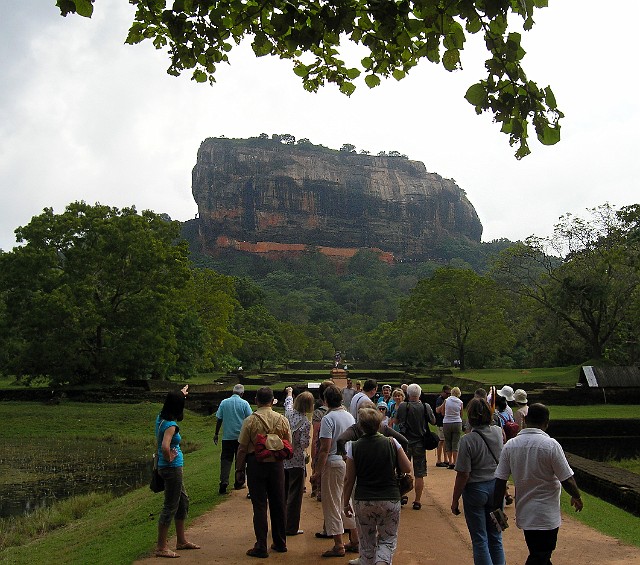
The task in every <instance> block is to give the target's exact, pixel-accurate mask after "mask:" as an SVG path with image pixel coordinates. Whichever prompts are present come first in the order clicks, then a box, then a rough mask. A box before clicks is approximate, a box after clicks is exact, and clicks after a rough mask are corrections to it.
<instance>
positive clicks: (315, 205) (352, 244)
mask: <svg viewBox="0 0 640 565" xmlns="http://www.w3.org/2000/svg"><path fill="white" fill-rule="evenodd" d="M192 190H193V196H194V198H195V201H196V203H197V205H198V216H199V220H198V234H199V236H198V238H199V243H200V247H201V249H202V250H203V251H204V252H207V253H215V252H216V251H219V250H220V249H222V248H225V247H232V248H236V249H240V250H244V251H249V252H254V253H266V254H271V255H278V254H283V253H284V254H286V253H294V254H295V253H299V252H301V251H303V250H304V249H305V248H308V247H318V248H319V249H320V251H321V252H324V253H326V254H327V255H334V256H336V257H339V256H342V257H348V256H351V255H353V254H354V253H355V252H356V251H357V250H358V249H361V248H369V249H374V250H380V251H382V252H385V253H383V254H382V255H381V258H382V259H386V260H392V257H396V258H398V259H404V258H415V259H418V258H430V257H433V256H434V254H433V249H434V248H435V247H437V245H438V243H439V242H442V241H444V240H446V239H448V238H461V237H463V238H468V239H470V240H473V241H480V237H481V235H482V224H481V223H480V220H479V219H478V215H477V214H476V211H475V209H474V208H473V205H472V204H471V203H470V202H469V200H468V199H467V197H466V195H465V193H464V191H463V190H462V189H461V188H459V187H458V186H457V185H456V183H455V182H454V181H453V180H448V179H444V178H442V177H441V176H440V175H437V174H435V173H428V172H427V171H426V168H425V166H424V164H423V163H421V162H418V161H410V160H408V159H406V158H404V157H389V156H370V155H361V154H356V153H351V152H346V151H336V150H332V149H328V148H325V147H322V146H316V145H313V144H310V143H308V144H298V145H288V144H283V143H281V142H279V141H274V140H271V139H261V138H251V139H247V140H240V139H226V138H209V139H206V140H205V141H204V142H203V143H202V144H201V146H200V149H199V151H198V161H197V164H196V166H195V167H194V169H193V184H192Z"/></svg>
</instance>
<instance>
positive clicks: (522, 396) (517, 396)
mask: <svg viewBox="0 0 640 565" xmlns="http://www.w3.org/2000/svg"><path fill="white" fill-rule="evenodd" d="M513 400H515V402H516V404H526V403H527V402H529V401H528V400H527V393H526V392H525V391H524V390H522V389H521V388H519V389H518V390H516V391H515V392H514V393H513Z"/></svg>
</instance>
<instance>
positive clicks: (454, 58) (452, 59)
mask: <svg viewBox="0 0 640 565" xmlns="http://www.w3.org/2000/svg"><path fill="white" fill-rule="evenodd" d="M459 63H460V51H458V50H457V49H448V50H447V51H445V52H444V55H443V56H442V64H443V65H444V68H445V69H447V70H448V71H455V70H456V69H457V68H458V65H459Z"/></svg>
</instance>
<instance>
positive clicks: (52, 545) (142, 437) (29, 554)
mask: <svg viewBox="0 0 640 565" xmlns="http://www.w3.org/2000/svg"><path fill="white" fill-rule="evenodd" d="M187 402H188V401H187ZM159 410H160V406H159V405H158V404H150V403H146V404H137V405H131V404H129V405H119V404H108V405H107V404H80V403H71V402H69V403H63V404H61V405H60V406H44V405H41V404H36V403H33V404H30V403H3V404H2V412H3V420H4V421H5V423H7V422H10V425H9V426H7V427H6V428H5V429H10V430H11V433H12V434H13V435H17V436H19V437H23V438H24V439H25V446H27V445H29V442H30V438H40V437H41V434H45V435H49V436H50V437H54V438H55V437H58V436H60V435H62V434H67V435H69V434H71V435H73V437H76V438H77V441H78V442H79V443H82V442H83V441H84V440H85V439H87V438H92V437H94V438H95V437H96V436H99V437H103V436H110V437H112V438H114V440H115V439H118V438H130V439H131V440H133V441H142V442H143V444H144V445H145V446H146V447H144V448H143V449H144V450H145V453H148V454H149V456H150V454H151V452H152V450H153V447H152V446H153V441H154V440H153V421H154V419H155V416H156V414H157V413H158V411H159ZM214 427H215V418H214V417H212V416H208V417H203V416H199V415H197V414H194V413H191V412H188V411H187V412H185V419H184V421H183V422H182V423H181V433H182V435H183V438H184V440H185V441H186V442H187V443H188V444H189V445H191V446H192V447H193V448H196V447H199V449H197V451H193V452H190V453H187V454H186V455H185V485H186V488H187V492H188V493H189V498H190V510H189V519H190V520H191V519H193V518H195V517H197V516H199V515H201V514H202V513H204V512H206V511H207V510H209V509H210V508H212V507H213V506H214V505H215V504H217V502H219V501H220V497H219V495H218V494H217V477H218V473H219V465H220V455H219V454H220V451H219V450H220V447H217V448H215V451H214V446H213V442H212V437H213V430H214ZM145 442H146V443H145ZM92 497H93V498H92ZM94 504H97V505H95V506H94ZM161 508H162V495H161V494H154V493H152V492H151V491H150V490H149V489H148V488H147V487H146V486H143V487H141V488H138V489H136V490H135V491H133V492H130V493H128V494H126V495H124V496H122V497H110V496H106V497H103V498H101V499H100V500H99V502H98V503H96V499H95V495H87V496H86V497H84V496H83V497H76V498H75V499H72V500H70V501H64V502H61V503H58V504H56V505H54V506H53V507H52V508H51V509H50V510H46V511H43V512H41V513H40V514H34V515H32V516H30V517H28V518H25V519H19V520H15V519H9V520H0V542H1V541H2V540H3V539H5V540H6V541H13V542H22V543H24V545H22V546H20V547H9V548H7V549H4V550H2V551H0V562H2V563H15V564H22V563H24V564H33V563H48V562H51V556H52V555H55V561H56V562H58V563H69V564H75V563H78V564H85V563H92V564H102V563H104V564H112V563H131V562H132V561H134V560H136V559H138V558H140V557H141V556H144V555H145V554H147V553H148V552H149V551H151V550H152V548H153V546H154V542H155V538H156V532H157V522H156V520H157V516H158V514H159V512H160V510H161ZM45 534H46V535H45Z"/></svg>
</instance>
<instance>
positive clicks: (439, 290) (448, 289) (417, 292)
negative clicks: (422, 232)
mask: <svg viewBox="0 0 640 565" xmlns="http://www.w3.org/2000/svg"><path fill="white" fill-rule="evenodd" d="M399 323H400V325H401V328H402V330H403V333H406V329H407V328H411V334H412V336H411V339H413V340H414V341H416V342H417V343H419V344H420V346H421V347H422V348H423V349H427V350H429V349H430V350H431V351H432V352H434V353H436V354H440V355H443V356H449V355H454V356H455V357H456V358H457V359H459V360H460V368H461V369H465V368H466V366H467V358H468V357H469V355H473V356H474V358H475V359H479V360H481V361H482V362H484V361H485V360H486V359H489V358H491V357H492V356H495V355H498V354H499V353H502V352H504V351H508V350H509V348H510V347H511V345H512V344H513V336H512V334H511V331H510V329H509V327H508V325H507V321H506V318H505V300H504V298H503V297H502V296H501V294H500V292H499V291H498V288H497V286H496V285H495V283H494V282H493V281H492V280H491V279H489V278H485V277H482V276H480V275H477V274H476V273H474V272H473V271H472V270H469V269H453V268H450V267H445V268H441V269H438V270H437V271H436V272H435V273H434V275H433V277H432V278H430V279H425V280H422V281H420V282H419V283H418V285H417V286H416V288H415V289H414V290H413V291H412V293H411V296H410V297H409V299H408V301H407V302H406V304H405V305H404V307H403V310H402V314H401V317H400V320H399ZM405 326H406V327H405Z"/></svg>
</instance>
